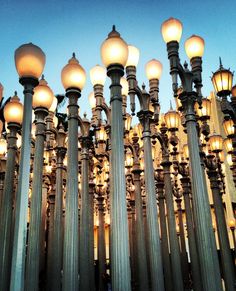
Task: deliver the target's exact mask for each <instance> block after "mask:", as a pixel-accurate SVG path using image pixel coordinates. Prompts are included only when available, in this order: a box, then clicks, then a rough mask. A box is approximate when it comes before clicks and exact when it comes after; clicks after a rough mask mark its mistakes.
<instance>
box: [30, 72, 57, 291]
mask: <svg viewBox="0 0 236 291" xmlns="http://www.w3.org/2000/svg"><path fill="white" fill-rule="evenodd" d="M53 97H54V95H53V92H52V90H51V89H50V88H49V86H48V85H47V82H46V81H45V80H44V77H42V79H41V80H40V81H39V85H38V86H37V87H35V89H34V96H33V104H32V105H33V108H34V113H35V120H36V123H35V124H36V133H35V151H34V163H33V171H34V178H33V185H32V194H31V203H30V222H29V234H28V248H27V260H26V280H25V290H37V289H38V281H39V275H38V274H39V258H40V230H41V209H42V184H43V156H44V155H43V153H44V141H45V130H46V123H45V117H46V116H47V115H48V110H49V108H50V107H51V105H52V102H53Z"/></svg>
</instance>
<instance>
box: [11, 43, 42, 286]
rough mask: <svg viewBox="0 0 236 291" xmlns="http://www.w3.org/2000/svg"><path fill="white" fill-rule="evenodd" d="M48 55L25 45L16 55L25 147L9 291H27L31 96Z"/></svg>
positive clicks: (17, 196)
mask: <svg viewBox="0 0 236 291" xmlns="http://www.w3.org/2000/svg"><path fill="white" fill-rule="evenodd" d="M45 59H46V58H45V54H44V52H43V51H42V50H41V49H40V48H39V47H38V46H36V45H34V44H32V43H28V44H24V45H22V46H20V47H19V48H18V49H17V50H16V51H15V64H16V70H17V72H18V74H19V77H20V79H19V82H20V83H21V84H22V86H23V87H24V112H23V123H22V146H21V160H20V169H19V181H18V189H17V194H16V210H15V227H14V238H13V244H14V249H13V255H12V264H11V283H10V290H23V289H24V272H25V244H26V234H27V208H28V189H29V173H30V143H31V123H32V96H33V90H34V87H35V86H37V85H38V78H39V77H40V75H41V74H42V72H43V69H44V65H45Z"/></svg>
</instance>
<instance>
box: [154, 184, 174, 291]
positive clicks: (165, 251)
mask: <svg viewBox="0 0 236 291" xmlns="http://www.w3.org/2000/svg"><path fill="white" fill-rule="evenodd" d="M163 188H164V183H162V182H158V183H157V191H158V200H159V213H160V231H161V249H162V258H163V269H164V275H165V288H166V291H171V290H172V274H171V265H170V250H169V242H168V234H167V225H166V211H165V196H164V193H163V192H164V191H163V190H164V189H163Z"/></svg>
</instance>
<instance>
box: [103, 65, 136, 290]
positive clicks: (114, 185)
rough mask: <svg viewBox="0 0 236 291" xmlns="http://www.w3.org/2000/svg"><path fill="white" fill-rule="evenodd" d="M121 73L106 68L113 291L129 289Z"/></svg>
mask: <svg viewBox="0 0 236 291" xmlns="http://www.w3.org/2000/svg"><path fill="white" fill-rule="evenodd" d="M123 74H124V68H123V67H122V66H119V65H117V66H116V65H111V66H110V67H108V68H107V75H108V76H109V77H110V78H111V85H110V93H111V98H110V103H111V165H110V167H111V256H112V257H111V264H112V266H111V273H112V289H113V290H116V291H130V290H131V274H130V263H129V242H128V221H127V209H126V189H125V164H124V163H125V161H124V141H123V128H124V124H123V116H122V96H121V85H120V78H121V76H123Z"/></svg>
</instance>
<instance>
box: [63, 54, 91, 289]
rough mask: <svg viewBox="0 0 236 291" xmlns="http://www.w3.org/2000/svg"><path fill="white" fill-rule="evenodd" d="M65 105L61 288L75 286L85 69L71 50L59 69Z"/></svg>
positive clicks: (76, 276) (74, 287) (76, 287)
mask: <svg viewBox="0 0 236 291" xmlns="http://www.w3.org/2000/svg"><path fill="white" fill-rule="evenodd" d="M61 79H62V84H63V86H64V88H65V90H66V96H67V97H68V99H69V105H68V162H67V192H66V212H65V231H64V249H63V280H62V290H64V291H73V290H77V289H78V247H79V244H78V104H77V101H78V98H79V97H80V95H81V90H82V89H83V87H84V85H85V80H86V78H85V71H84V69H83V68H82V67H81V65H80V64H79V62H78V60H77V59H76V58H75V54H73V56H72V58H71V59H70V60H69V62H68V64H67V65H66V66H65V67H64V68H63V69H62V72H61Z"/></svg>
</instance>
